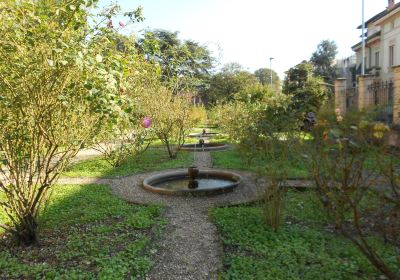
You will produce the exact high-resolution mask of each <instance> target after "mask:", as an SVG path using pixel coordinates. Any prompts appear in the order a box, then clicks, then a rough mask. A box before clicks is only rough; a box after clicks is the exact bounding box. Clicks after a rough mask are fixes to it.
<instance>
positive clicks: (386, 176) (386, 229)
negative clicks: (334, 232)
mask: <svg viewBox="0 0 400 280" xmlns="http://www.w3.org/2000/svg"><path fill="white" fill-rule="evenodd" d="M319 118H320V121H319V122H318V124H317V126H316V127H315V128H314V129H313V131H312V133H313V140H312V141H311V142H310V145H307V146H304V147H303V152H304V154H305V156H304V158H305V163H306V166H307V168H308V169H309V170H310V174H312V178H313V180H314V181H315V185H316V189H317V191H318V194H319V197H320V199H321V201H323V204H324V206H325V210H326V212H327V213H328V215H329V217H330V218H331V220H332V222H334V223H335V227H336V228H337V229H338V230H339V231H340V233H341V234H343V235H344V236H345V237H346V238H348V239H349V240H351V242H353V243H354V244H355V245H357V247H358V248H359V250H360V252H362V253H363V254H364V255H365V257H367V258H368V260H369V261H370V262H371V264H372V265H374V266H375V267H376V268H377V269H379V270H380V271H381V272H382V273H384V274H385V275H386V276H387V277H388V278H389V279H396V278H398V276H399V275H398V271H396V270H393V268H391V267H390V264H389V262H388V261H387V260H386V259H385V258H384V257H383V256H382V255H380V253H379V252H378V250H377V249H376V248H375V247H374V243H373V242H371V240H370V238H369V237H371V236H378V237H380V238H382V239H384V240H387V241H389V242H391V243H392V244H396V243H397V242H398V240H399V239H398V236H399V233H400V225H399V223H398V222H397V218H396V217H398V216H399V214H400V212H399V209H400V208H399V206H400V200H399V197H398V193H399V190H400V185H399V172H398V170H399V164H400V161H399V160H398V157H399V154H398V151H397V150H396V149H391V148H390V147H387V146H386V144H385V140H384V136H385V133H386V132H387V131H389V128H388V127H387V126H386V125H384V124H382V123H371V122H370V121H369V116H368V114H363V113H360V112H349V113H348V114H347V115H346V116H345V117H343V116H341V115H340V110H336V112H335V114H334V113H333V112H332V110H322V111H321V113H320V115H319Z"/></svg>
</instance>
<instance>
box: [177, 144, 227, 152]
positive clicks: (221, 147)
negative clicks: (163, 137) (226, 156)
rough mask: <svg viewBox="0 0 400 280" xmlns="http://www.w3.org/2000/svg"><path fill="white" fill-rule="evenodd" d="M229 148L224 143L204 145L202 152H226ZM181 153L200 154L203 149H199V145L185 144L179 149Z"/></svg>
mask: <svg viewBox="0 0 400 280" xmlns="http://www.w3.org/2000/svg"><path fill="white" fill-rule="evenodd" d="M227 148H229V145H227V144H225V143H204V151H205V152H208V151H221V150H226V149H227ZM181 150H182V151H190V152H195V151H196V152H202V151H203V149H202V148H201V145H200V144H196V145H195V144H185V145H183V146H182V147H181Z"/></svg>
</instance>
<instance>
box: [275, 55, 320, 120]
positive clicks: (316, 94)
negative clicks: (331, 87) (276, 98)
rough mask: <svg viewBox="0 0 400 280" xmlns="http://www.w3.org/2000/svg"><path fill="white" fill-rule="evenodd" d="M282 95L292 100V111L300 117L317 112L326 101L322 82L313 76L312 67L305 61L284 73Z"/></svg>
mask: <svg viewBox="0 0 400 280" xmlns="http://www.w3.org/2000/svg"><path fill="white" fill-rule="evenodd" d="M283 93H284V94H286V95H288V96H290V97H291V99H292V105H291V107H292V110H293V111H294V112H297V113H298V114H299V119H300V120H302V115H303V114H304V113H307V112H318V110H319V108H320V107H321V106H322V104H323V103H324V101H325V99H326V88H325V87H324V85H323V80H322V79H321V78H319V77H316V76H314V74H313V65H312V64H311V63H309V62H307V61H303V62H302V63H300V64H298V65H296V66H295V67H293V68H290V69H289V70H288V71H287V72H286V78H285V81H284V85H283Z"/></svg>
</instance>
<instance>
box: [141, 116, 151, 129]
mask: <svg viewBox="0 0 400 280" xmlns="http://www.w3.org/2000/svg"><path fill="white" fill-rule="evenodd" d="M150 125H151V118H150V117H145V118H144V119H143V122H142V126H143V127H144V128H149V127H150Z"/></svg>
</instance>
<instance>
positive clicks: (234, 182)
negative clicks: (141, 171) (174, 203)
mask: <svg viewBox="0 0 400 280" xmlns="http://www.w3.org/2000/svg"><path fill="white" fill-rule="evenodd" d="M193 170H194V171H196V170H197V171H196V172H193ZM240 181H241V177H240V176H239V175H238V174H235V173H233V172H227V171H219V170H198V169H197V168H195V167H190V168H189V170H188V171H185V170H180V171H171V172H166V173H162V174H157V175H154V176H151V177H149V178H146V179H145V180H144V181H143V188H144V189H146V190H148V191H151V192H155V193H159V194H169V195H184V194H193V195H196V194H197V195H210V194H220V193H225V192H229V191H232V190H233V189H234V188H235V187H237V186H238V185H239V183H240Z"/></svg>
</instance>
